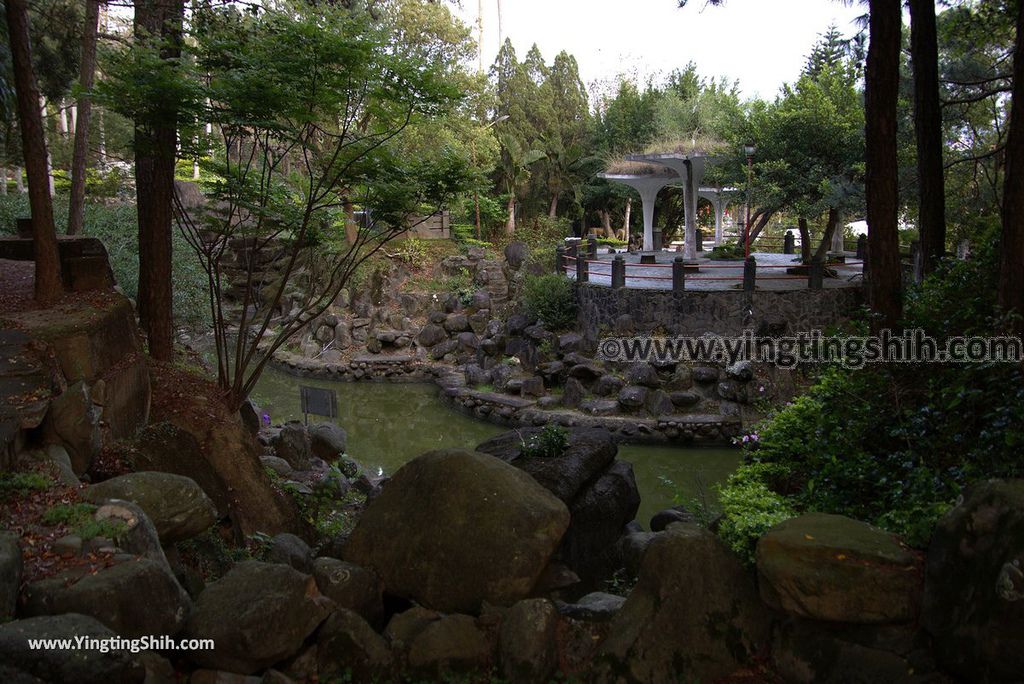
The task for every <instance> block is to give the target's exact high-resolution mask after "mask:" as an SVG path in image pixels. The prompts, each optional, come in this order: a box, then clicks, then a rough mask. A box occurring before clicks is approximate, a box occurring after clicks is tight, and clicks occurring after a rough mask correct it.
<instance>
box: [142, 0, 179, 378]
mask: <svg viewBox="0 0 1024 684" xmlns="http://www.w3.org/2000/svg"><path fill="white" fill-rule="evenodd" d="M184 12H185V6H184V0H137V2H136V4H135V35H136V39H137V40H138V39H139V38H140V37H142V39H143V40H152V41H160V45H161V50H160V56H161V58H163V59H175V58H177V57H179V56H180V55H181V24H182V20H183V17H184ZM162 104H163V106H162V107H161V108H160V109H161V111H160V113H159V114H158V115H157V120H155V121H136V122H135V182H136V185H137V192H136V201H137V211H138V216H139V316H140V318H142V323H143V327H144V329H145V331H146V334H147V336H148V338H149V353H150V356H152V357H153V358H155V359H157V360H160V361H170V360H171V359H172V358H173V356H174V343H173V339H172V335H173V328H172V323H173V312H172V301H173V299H172V295H173V291H172V284H171V229H172V222H173V202H174V161H175V155H176V151H177V142H178V136H177V112H176V111H175V108H174V103H171V102H165V103H162Z"/></svg>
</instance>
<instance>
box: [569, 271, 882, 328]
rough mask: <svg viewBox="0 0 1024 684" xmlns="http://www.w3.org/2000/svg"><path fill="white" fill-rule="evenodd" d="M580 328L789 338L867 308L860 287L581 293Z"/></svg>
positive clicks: (589, 289)
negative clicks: (751, 290)
mask: <svg viewBox="0 0 1024 684" xmlns="http://www.w3.org/2000/svg"><path fill="white" fill-rule="evenodd" d="M576 301H577V303H578V304H579V315H578V323H579V329H581V330H586V331H591V332H597V331H600V330H602V329H613V330H616V331H618V332H620V333H629V332H637V333H649V332H651V331H653V330H656V329H662V330H664V331H666V332H667V333H669V334H673V335H690V336H694V337H696V336H700V335H703V334H705V333H711V334H714V335H723V336H739V335H741V334H742V333H743V331H744V330H754V331H755V333H757V334H759V335H766V334H773V335H781V334H790V333H796V332H808V331H811V330H820V329H824V328H826V327H828V326H830V325H833V324H835V323H838V322H840V321H843V320H845V319H846V318H848V317H849V316H850V315H851V314H852V313H853V312H854V311H856V310H857V308H858V307H860V306H861V305H862V304H863V303H864V294H863V290H862V288H860V287H849V288H836V289H825V290H792V291H756V292H753V293H745V292H741V291H717V292H705V291H693V290H690V291H686V292H678V293H677V292H669V291H664V290H637V289H628V288H621V289H612V288H609V287H603V286H600V285H591V284H586V283H584V284H581V285H579V286H577V288H576Z"/></svg>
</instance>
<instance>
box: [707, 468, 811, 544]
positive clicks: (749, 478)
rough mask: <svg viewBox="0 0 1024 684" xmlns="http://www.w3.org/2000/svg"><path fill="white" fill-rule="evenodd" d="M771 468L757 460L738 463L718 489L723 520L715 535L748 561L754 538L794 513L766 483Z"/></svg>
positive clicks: (758, 537)
mask: <svg viewBox="0 0 1024 684" xmlns="http://www.w3.org/2000/svg"><path fill="white" fill-rule="evenodd" d="M773 473H774V470H773V468H772V467H770V466H767V465H765V464H761V463H757V464H751V465H744V466H740V468H739V470H737V471H736V472H735V473H733V474H732V475H731V476H730V477H729V480H728V481H727V482H726V484H725V486H724V487H722V488H721V490H720V492H719V503H720V505H721V507H722V520H721V522H720V523H719V526H718V535H719V536H720V537H721V538H722V540H723V541H724V542H725V543H726V544H727V545H728V546H729V548H731V549H732V550H733V551H734V552H736V554H737V555H738V556H739V557H740V558H742V559H743V560H745V561H746V562H748V563H751V564H752V563H753V562H754V551H755V549H756V546H757V540H758V539H760V538H761V536H763V535H764V533H765V532H767V531H768V530H770V529H771V528H772V527H774V526H775V525H778V524H779V523H780V522H782V521H783V520H786V519H787V518H792V517H793V516H794V515H796V512H795V511H794V509H793V507H792V506H791V505H790V503H789V502H788V501H787V500H786V499H785V498H784V497H782V496H780V495H779V494H777V493H775V492H774V491H772V490H771V489H770V488H769V487H768V485H767V484H766V483H765V480H766V479H769V478H771V477H772V475H773Z"/></svg>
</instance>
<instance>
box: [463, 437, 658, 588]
mask: <svg viewBox="0 0 1024 684" xmlns="http://www.w3.org/2000/svg"><path fill="white" fill-rule="evenodd" d="M540 433H541V428H525V429H521V430H513V431H511V432H507V433H504V434H502V435H498V436H497V437H494V438H492V439H489V440H488V441H486V442H484V443H483V444H480V445H479V446H478V447H477V450H478V451H482V452H484V453H489V454H492V455H493V456H496V457H497V458H500V459H501V460H503V461H505V462H507V463H511V464H512V465H513V466H515V467H516V468H520V469H521V470H524V471H526V472H527V473H529V474H530V476H532V477H533V478H534V479H535V480H536V481H537V482H539V483H540V484H541V485H542V486H543V487H544V488H545V489H547V490H548V491H550V492H551V493H552V494H554V495H555V496H557V497H558V498H559V499H561V500H562V501H563V502H564V503H565V504H566V505H567V506H568V507H569V513H570V515H571V522H570V525H569V530H568V531H567V532H566V534H565V537H564V539H563V541H562V548H561V550H560V553H559V555H560V556H561V557H562V560H564V561H565V563H566V564H567V565H569V567H571V568H572V569H573V570H575V571H576V572H577V573H579V574H580V576H581V577H583V578H584V579H588V580H592V579H598V578H600V577H601V576H603V575H605V574H607V571H608V570H610V569H612V568H611V565H612V564H614V561H613V560H612V558H611V557H610V556H609V555H608V552H609V551H610V550H611V548H612V547H613V546H614V545H615V542H616V541H617V540H618V538H619V537H620V536H621V534H622V529H623V527H625V525H626V523H628V522H629V521H631V520H633V518H634V517H635V516H636V511H637V509H638V508H639V506H640V494H639V492H638V490H637V486H636V479H635V478H634V476H633V467H632V466H631V465H630V464H629V463H626V462H623V461H616V460H615V456H616V454H617V453H618V446H617V445H616V444H615V440H614V438H613V437H612V435H611V433H610V432H608V431H607V430H601V429H575V430H571V431H569V432H568V441H567V445H566V448H565V450H564V451H563V452H562V455H561V456H552V457H544V458H531V457H527V456H524V455H523V452H522V447H523V443H524V442H525V441H529V440H530V439H533V438H535V437H537V436H538V435H540Z"/></svg>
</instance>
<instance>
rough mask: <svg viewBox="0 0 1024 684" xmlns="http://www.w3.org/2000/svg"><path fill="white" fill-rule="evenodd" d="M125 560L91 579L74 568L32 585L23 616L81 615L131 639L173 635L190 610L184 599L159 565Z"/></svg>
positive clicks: (25, 594)
mask: <svg viewBox="0 0 1024 684" xmlns="http://www.w3.org/2000/svg"><path fill="white" fill-rule="evenodd" d="M123 558H124V560H122V561H121V562H119V563H116V564H115V565H112V566H110V567H108V568H103V569H102V570H99V571H98V572H96V573H95V574H85V575H84V576H80V574H81V573H80V572H78V571H77V569H73V570H70V571H67V572H65V573H61V574H59V575H57V576H55V577H51V578H48V579H43V580H38V581H35V582H31V583H30V584H29V585H28V586H26V587H25V589H24V591H23V593H22V613H23V614H24V615H29V616H37V615H60V614H63V613H80V614H82V615H88V616H89V617H93V618H95V619H97V620H99V621H100V622H102V623H103V624H104V625H106V626H107V627H109V628H110V629H112V630H114V631H115V632H117V633H118V634H120V635H121V636H124V637H129V638H131V637H142V636H147V635H167V636H173V635H175V634H177V633H178V632H179V631H180V630H181V628H182V626H183V625H184V624H185V620H186V619H187V618H188V615H189V612H190V610H191V609H192V601H191V599H189V596H188V594H187V593H186V592H185V590H184V589H182V588H181V585H179V584H178V581H177V580H176V579H175V578H174V575H172V574H171V572H170V571H169V570H168V569H167V568H166V567H165V566H163V565H161V564H160V563H158V562H156V561H153V560H150V559H148V558H131V557H123ZM72 582H73V583H72Z"/></svg>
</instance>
